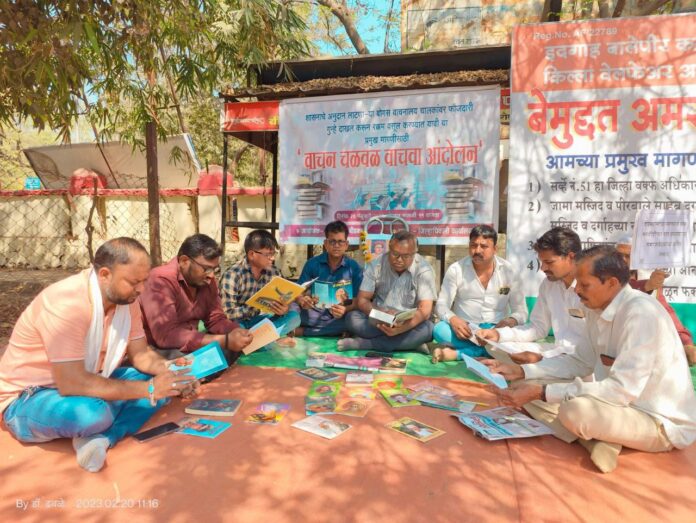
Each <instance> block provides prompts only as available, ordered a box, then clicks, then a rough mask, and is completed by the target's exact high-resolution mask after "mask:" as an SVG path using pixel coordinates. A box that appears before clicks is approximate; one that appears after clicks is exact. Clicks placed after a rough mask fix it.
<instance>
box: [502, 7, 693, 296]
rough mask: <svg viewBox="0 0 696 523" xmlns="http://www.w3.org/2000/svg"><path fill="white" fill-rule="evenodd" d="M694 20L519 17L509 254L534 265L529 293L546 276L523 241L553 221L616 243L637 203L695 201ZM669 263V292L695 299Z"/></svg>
mask: <svg viewBox="0 0 696 523" xmlns="http://www.w3.org/2000/svg"><path fill="white" fill-rule="evenodd" d="M694 27H696V15H694V14H684V15H673V16H658V17H640V18H619V19H604V20H591V21H590V20H588V21H581V22H565V23H555V24H550V23H549V24H535V25H526V26H520V27H517V28H516V30H515V33H514V35H513V57H512V85H511V89H512V92H511V130H510V132H511V141H510V179H509V186H508V187H509V188H508V191H509V202H508V230H509V236H508V259H510V260H511V261H512V262H513V263H514V264H515V265H516V266H518V267H520V268H526V269H525V271H526V272H527V273H528V274H529V275H534V274H536V278H534V277H528V278H524V279H525V281H526V286H527V287H526V294H527V295H528V296H535V295H536V293H537V288H538V284H539V281H540V280H541V279H542V278H543V276H544V275H543V274H542V273H540V272H538V268H539V265H538V261H537V259H536V253H535V252H534V251H533V250H532V244H533V242H534V240H535V239H536V238H537V237H538V236H540V235H541V234H542V233H543V232H544V231H546V230H548V229H549V228H550V227H553V226H565V227H570V228H572V229H573V230H575V231H577V233H578V234H579V235H580V238H581V240H582V241H583V245H584V246H585V247H588V246H591V245H597V244H613V243H614V242H615V241H616V240H617V239H618V237H619V236H621V235H627V234H628V235H630V233H631V232H632V230H633V221H634V218H635V215H636V212H637V211H638V210H640V209H694V208H696V34H695V33H694ZM692 215H693V216H696V213H692ZM691 227H696V225H695V224H691ZM669 241H672V240H671V239H670V238H665V237H656V238H655V245H658V244H659V242H669ZM690 250H691V263H692V264H693V263H695V262H696V256H695V255H694V253H695V252H696V245H694V244H692V245H691V249H690ZM670 271H671V277H670V278H669V279H667V281H666V283H665V287H664V294H665V296H666V297H667V299H668V300H670V301H674V302H683V303H696V267H693V266H691V267H681V268H672V269H670Z"/></svg>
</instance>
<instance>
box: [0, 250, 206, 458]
mask: <svg viewBox="0 0 696 523" xmlns="http://www.w3.org/2000/svg"><path fill="white" fill-rule="evenodd" d="M149 273H150V257H149V255H148V253H147V251H146V250H145V248H144V247H143V246H142V245H141V244H140V243H138V242H137V241H136V240H134V239H132V238H115V239H113V240H109V241H107V242H106V243H104V244H103V245H102V246H101V247H99V249H97V252H96V253H95V256H94V263H93V264H92V267H90V268H89V269H86V270H84V271H82V272H80V273H79V274H76V275H74V276H71V277H69V278H66V279H64V280H61V281H59V282H56V283H54V284H53V285H51V286H49V287H47V288H46V289H44V290H43V291H41V293H39V295H38V296H37V297H36V298H34V300H33V301H32V302H31V304H30V305H29V306H28V307H27V308H26V309H25V310H24V312H23V313H22V315H21V316H20V317H19V320H17V324H16V325H15V327H14V329H13V331H12V335H11V337H10V342H9V344H8V346H7V350H6V351H5V353H4V355H3V357H2V360H0V413H2V416H3V419H4V421H5V426H6V427H7V429H8V430H9V431H10V433H11V434H12V435H13V436H14V437H15V438H17V439H18V440H19V441H21V442H24V443H44V442H47V441H51V440H54V439H57V438H72V443H73V447H74V449H75V452H76V455H77V462H78V464H79V465H80V466H81V467H82V468H84V469H85V470H87V471H89V472H97V471H99V470H100V469H101V468H102V467H103V465H104V461H105V460H106V452H107V450H108V449H109V448H110V447H113V446H114V445H116V443H117V442H118V441H120V440H121V439H123V438H124V437H125V436H127V435H129V434H133V433H135V432H137V431H138V430H139V429H140V427H141V426H142V425H143V424H144V423H145V422H146V421H147V420H148V419H150V417H151V416H152V415H153V414H154V413H155V412H156V411H157V410H158V409H159V408H160V407H162V405H164V403H165V402H166V398H168V397H169V396H178V395H184V396H189V395H193V394H195V392H196V390H197V388H198V382H196V381H195V380H194V378H193V377H191V376H187V375H185V371H179V372H172V371H170V370H169V367H168V365H167V361H166V360H165V359H164V358H162V357H161V356H159V355H158V354H157V353H155V352H154V351H153V350H152V349H150V348H149V347H148V345H147V342H146V339H145V333H144V332H143V326H142V321H141V317H140V307H139V306H138V304H137V303H136V300H137V298H138V295H139V294H140V292H141V291H142V290H143V287H144V284H145V280H147V277H148V274H149ZM126 355H127V356H128V359H129V361H130V363H131V365H132V367H121V366H120V364H121V361H122V360H123V359H124V356H126Z"/></svg>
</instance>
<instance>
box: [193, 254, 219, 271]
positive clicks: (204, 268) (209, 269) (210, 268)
mask: <svg viewBox="0 0 696 523" xmlns="http://www.w3.org/2000/svg"><path fill="white" fill-rule="evenodd" d="M189 260H191V261H192V262H193V263H195V264H196V265H198V266H199V267H200V268H201V269H203V272H204V273H205V274H217V273H218V272H220V266H219V265H216V266H215V267H210V266H208V265H203V264H202V263H201V262H198V261H196V260H194V259H193V258H189Z"/></svg>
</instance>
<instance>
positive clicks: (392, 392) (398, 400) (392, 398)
mask: <svg viewBox="0 0 696 523" xmlns="http://www.w3.org/2000/svg"><path fill="white" fill-rule="evenodd" d="M379 392H380V394H382V396H383V397H384V399H385V400H387V403H389V405H390V406H392V407H395V408H398V407H415V406H417V405H420V403H418V402H417V401H416V400H412V399H410V398H409V396H408V391H407V390H406V389H382V390H380V391H379Z"/></svg>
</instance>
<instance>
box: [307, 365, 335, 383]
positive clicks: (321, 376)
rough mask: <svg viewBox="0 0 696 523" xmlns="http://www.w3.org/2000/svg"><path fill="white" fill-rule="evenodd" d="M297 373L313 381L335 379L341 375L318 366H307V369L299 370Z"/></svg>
mask: <svg viewBox="0 0 696 523" xmlns="http://www.w3.org/2000/svg"><path fill="white" fill-rule="evenodd" d="M296 374H297V375H298V376H302V377H303V378H307V379H309V380H313V381H333V380H335V379H338V378H339V377H340V375H339V374H336V373H335V372H329V371H327V370H324V369H319V368H317V367H307V368H306V369H302V370H298V371H297V372H296Z"/></svg>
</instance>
